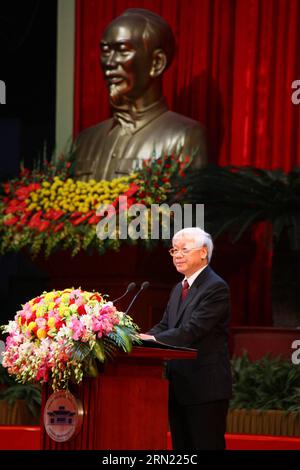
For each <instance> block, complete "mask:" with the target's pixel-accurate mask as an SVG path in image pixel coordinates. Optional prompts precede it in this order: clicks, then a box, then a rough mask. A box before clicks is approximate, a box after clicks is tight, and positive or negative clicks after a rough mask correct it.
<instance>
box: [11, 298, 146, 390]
mask: <svg viewBox="0 0 300 470" xmlns="http://www.w3.org/2000/svg"><path fill="white" fill-rule="evenodd" d="M2 330H3V331H4V332H5V333H8V337H7V339H6V349H5V352H4V354H3V366H4V367H6V368H7V369H8V373H9V374H10V375H14V376H15V378H16V380H17V381H18V382H21V383H27V382H28V383H36V382H39V383H43V382H48V381H50V382H51V384H52V388H53V390H58V389H62V388H67V387H68V382H69V381H73V382H75V383H80V382H81V381H82V378H83V376H96V375H97V362H98V361H100V363H103V362H104V361H106V360H107V359H108V358H112V357H113V356H114V355H115V354H116V352H117V351H118V350H119V349H120V350H123V351H125V352H127V353H129V352H130V351H131V348H132V344H133V342H134V341H136V342H139V340H138V337H137V334H138V327H137V325H136V324H134V323H133V320H132V318H131V317H129V316H128V315H126V314H125V313H123V312H120V311H118V310H117V309H116V307H115V306H114V305H113V303H112V302H110V301H108V300H107V299H106V298H105V296H102V295H101V294H99V293H97V292H87V291H83V290H81V289H65V290H63V291H52V292H44V293H43V294H42V295H41V296H39V297H36V298H34V299H32V300H30V301H29V302H27V303H26V304H25V305H23V306H22V310H20V311H18V312H17V314H16V316H15V318H14V320H12V321H10V322H9V323H8V325H5V326H3V327H2Z"/></svg>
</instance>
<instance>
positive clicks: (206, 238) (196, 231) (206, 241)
mask: <svg viewBox="0 0 300 470" xmlns="http://www.w3.org/2000/svg"><path fill="white" fill-rule="evenodd" d="M185 237H186V238H192V239H193V240H194V241H195V247H201V246H206V248H207V258H208V262H210V260H211V257H212V252H213V249H214V244H213V241H212V238H211V236H210V234H209V233H207V232H205V231H204V230H202V229H201V228H199V227H187V228H183V229H182V230H179V232H176V233H175V235H174V237H173V239H172V241H173V242H174V241H175V240H177V239H178V238H185Z"/></svg>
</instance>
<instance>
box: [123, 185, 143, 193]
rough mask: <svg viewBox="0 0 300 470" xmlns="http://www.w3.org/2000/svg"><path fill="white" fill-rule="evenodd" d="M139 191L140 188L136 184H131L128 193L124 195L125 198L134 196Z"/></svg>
mask: <svg viewBox="0 0 300 470" xmlns="http://www.w3.org/2000/svg"><path fill="white" fill-rule="evenodd" d="M138 190H139V186H138V185H137V184H136V183H131V185H130V186H129V188H128V189H127V191H125V193H123V195H124V196H132V195H133V194H135V193H136V192H137V191H138Z"/></svg>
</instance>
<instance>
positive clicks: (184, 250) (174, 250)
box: [169, 247, 202, 256]
mask: <svg viewBox="0 0 300 470" xmlns="http://www.w3.org/2000/svg"><path fill="white" fill-rule="evenodd" d="M201 248H202V247H197V248H182V249H181V250H178V249H177V248H171V249H170V250H169V253H170V255H171V256H176V255H179V254H181V255H183V256H185V255H188V254H189V253H190V252H191V251H195V250H201Z"/></svg>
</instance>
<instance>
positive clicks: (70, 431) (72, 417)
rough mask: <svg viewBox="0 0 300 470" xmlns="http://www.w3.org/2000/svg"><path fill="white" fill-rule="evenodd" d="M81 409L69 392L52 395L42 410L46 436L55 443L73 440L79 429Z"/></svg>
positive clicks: (61, 391)
mask: <svg viewBox="0 0 300 470" xmlns="http://www.w3.org/2000/svg"><path fill="white" fill-rule="evenodd" d="M82 421H83V407H82V403H81V401H80V400H79V399H77V398H75V397H74V395H72V394H71V393H70V392H69V391H65V390H60V391H59V392H55V393H52V395H50V397H49V398H48V400H47V403H46V406H45V409H44V426H45V429H46V432H47V434H48V436H49V437H50V438H51V439H52V440H53V441H56V442H66V441H70V440H71V439H73V438H74V437H75V436H76V435H77V434H78V432H79V431H80V429H81V426H82Z"/></svg>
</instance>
